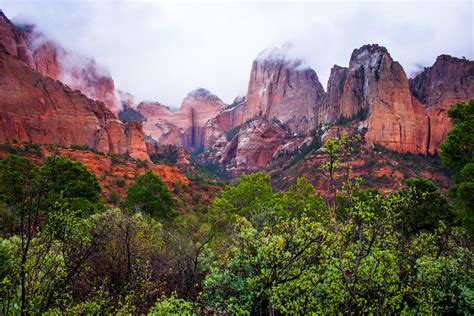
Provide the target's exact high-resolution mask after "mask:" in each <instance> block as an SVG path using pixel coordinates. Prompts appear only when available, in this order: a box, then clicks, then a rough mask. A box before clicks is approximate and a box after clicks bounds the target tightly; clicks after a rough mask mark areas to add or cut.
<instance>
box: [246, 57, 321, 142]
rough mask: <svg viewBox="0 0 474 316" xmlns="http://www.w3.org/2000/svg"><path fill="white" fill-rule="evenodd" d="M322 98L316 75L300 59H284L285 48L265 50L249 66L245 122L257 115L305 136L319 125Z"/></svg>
mask: <svg viewBox="0 0 474 316" xmlns="http://www.w3.org/2000/svg"><path fill="white" fill-rule="evenodd" d="M324 98H325V92H324V89H323V86H322V85H321V83H320V82H319V80H318V76H317V75H316V72H315V71H314V70H312V69H311V68H309V67H308V66H306V65H305V64H304V62H303V61H302V60H299V59H291V58H288V57H286V54H285V50H284V48H281V49H274V50H272V51H264V52H262V53H261V54H260V55H259V56H258V57H257V59H256V60H255V61H254V62H253V65H252V72H251V73H250V81H249V87H248V92H247V106H248V112H247V113H248V114H247V115H246V119H248V118H250V116H254V115H256V114H260V115H261V116H262V117H264V118H266V119H269V120H272V119H277V120H279V121H280V122H282V123H283V124H286V125H288V127H289V128H290V130H291V131H292V132H293V133H299V134H304V135H307V134H309V131H311V130H313V129H315V128H317V126H318V113H319V111H320V108H321V107H322V105H323V103H324Z"/></svg>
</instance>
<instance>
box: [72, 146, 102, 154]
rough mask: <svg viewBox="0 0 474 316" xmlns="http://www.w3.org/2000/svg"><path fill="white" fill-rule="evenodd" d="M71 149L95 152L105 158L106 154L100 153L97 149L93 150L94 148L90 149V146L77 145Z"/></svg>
mask: <svg viewBox="0 0 474 316" xmlns="http://www.w3.org/2000/svg"><path fill="white" fill-rule="evenodd" d="M71 149H74V150H83V151H90V152H93V153H94V154H97V155H101V156H104V153H103V152H100V151H98V150H97V149H95V148H92V147H89V146H87V145H76V144H72V145H71Z"/></svg>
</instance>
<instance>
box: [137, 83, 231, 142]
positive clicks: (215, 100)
mask: <svg viewBox="0 0 474 316" xmlns="http://www.w3.org/2000/svg"><path fill="white" fill-rule="evenodd" d="M226 106H227V105H226V104H225V103H224V102H222V101H221V99H219V97H217V96H216V95H214V94H212V93H211V92H209V91H208V90H206V89H203V88H199V89H196V90H194V91H192V92H190V93H189V94H188V95H187V96H186V97H185V98H184V100H183V103H182V104H181V107H180V108H179V110H178V111H177V112H172V111H171V109H170V108H169V107H167V106H165V105H163V104H161V103H158V102H142V103H140V104H139V105H138V107H137V110H138V112H140V114H141V115H142V116H143V117H144V118H145V119H144V122H143V129H144V131H145V134H146V135H149V136H151V137H152V138H153V139H154V140H156V141H158V142H159V143H160V144H168V145H176V146H183V147H184V148H186V149H187V150H188V151H194V150H196V149H198V148H201V147H202V146H204V125H205V124H206V122H207V121H208V120H210V119H211V118H213V117H214V116H216V115H217V113H219V112H220V111H221V110H222V109H224V108H225V107H226Z"/></svg>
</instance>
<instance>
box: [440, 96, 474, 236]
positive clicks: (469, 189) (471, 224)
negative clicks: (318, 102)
mask: <svg viewBox="0 0 474 316" xmlns="http://www.w3.org/2000/svg"><path fill="white" fill-rule="evenodd" d="M448 115H449V117H450V118H451V121H452V123H453V128H452V129H451V130H450V131H449V133H448V137H447V139H446V142H445V143H444V144H442V145H441V158H442V160H443V163H444V164H445V165H446V166H447V167H448V168H450V169H451V170H453V171H454V173H455V174H454V180H455V181H456V184H455V185H454V186H453V187H452V188H451V189H450V195H451V197H453V199H454V201H455V205H456V207H457V208H458V209H459V215H460V216H461V218H462V222H463V226H464V227H465V228H466V230H467V231H468V232H469V233H470V234H471V236H474V99H471V100H470V101H469V102H468V103H456V104H454V105H453V106H452V107H451V108H450V109H449V112H448Z"/></svg>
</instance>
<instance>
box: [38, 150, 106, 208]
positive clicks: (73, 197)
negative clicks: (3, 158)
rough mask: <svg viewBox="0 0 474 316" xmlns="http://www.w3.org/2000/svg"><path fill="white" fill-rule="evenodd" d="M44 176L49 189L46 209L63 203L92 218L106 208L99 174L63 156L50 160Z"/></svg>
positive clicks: (42, 175)
mask: <svg viewBox="0 0 474 316" xmlns="http://www.w3.org/2000/svg"><path fill="white" fill-rule="evenodd" d="M40 175H41V177H42V179H44V180H43V181H45V183H46V185H47V187H48V199H47V201H46V203H47V204H46V206H45V207H46V208H52V207H54V204H55V202H56V201H63V202H64V203H67V204H68V205H69V207H70V208H71V209H73V210H76V211H81V213H82V214H86V215H90V214H92V213H94V212H95V211H97V210H98V209H101V208H102V204H101V202H100V195H101V188H100V186H99V181H98V180H97V177H96V176H95V174H93V173H92V172H90V171H89V170H88V169H87V168H86V167H85V166H84V165H83V164H81V163H80V162H75V161H71V160H69V159H67V158H66V157H61V156H51V157H48V159H47V161H46V163H45V164H44V165H43V167H42V168H41V172H40Z"/></svg>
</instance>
